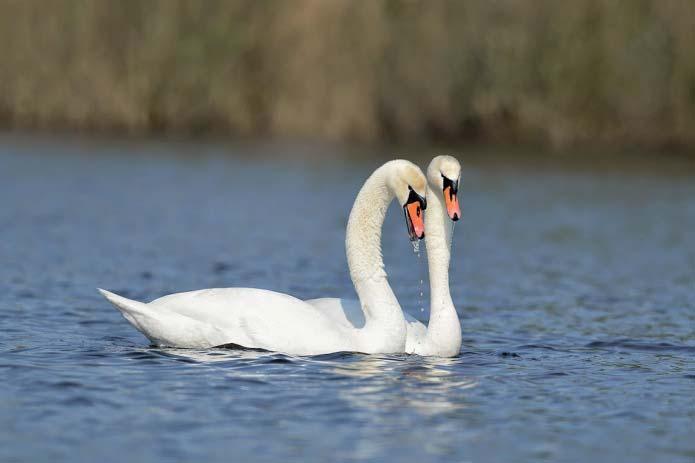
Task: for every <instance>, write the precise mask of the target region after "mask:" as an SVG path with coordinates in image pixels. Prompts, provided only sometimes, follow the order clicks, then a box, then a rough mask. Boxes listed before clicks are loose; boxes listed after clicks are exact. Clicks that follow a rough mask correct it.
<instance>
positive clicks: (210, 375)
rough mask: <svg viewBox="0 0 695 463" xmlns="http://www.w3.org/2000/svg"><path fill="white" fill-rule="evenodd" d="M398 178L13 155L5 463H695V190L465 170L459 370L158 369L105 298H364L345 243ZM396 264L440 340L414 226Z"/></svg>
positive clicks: (197, 147)
mask: <svg viewBox="0 0 695 463" xmlns="http://www.w3.org/2000/svg"><path fill="white" fill-rule="evenodd" d="M381 156H384V154H383V153H378V152H355V151H352V150H349V149H339V148H335V147H320V146H313V147H297V146H295V147H293V146H283V145H274V144H236V145H235V144H223V143H220V144H214V143H211V144H196V143H171V142H161V143H158V142H146V141H142V142H136V141H130V142H114V141H94V140H86V141H80V140H61V139H50V138H43V139H38V140H31V139H29V138H27V137H18V136H7V135H5V136H3V137H1V138H0V264H1V265H0V315H1V317H0V375H1V376H0V377H1V378H2V380H1V381H0V461H2V462H4V463H9V462H24V461H71V462H72V461H77V462H91V461H102V462H123V461H128V462H139V461H149V460H155V459H167V460H169V461H182V462H183V461H185V462H189V461H208V462H216V461H220V462H222V461H224V462H229V461H262V462H266V461H267V462H271V461H305V462H314V461H316V462H319V461H362V460H368V461H398V462H420V463H421V462H427V461H456V462H466V461H470V462H478V461H484V462H494V461H500V462H501V461H513V462H538V461H552V462H557V461H577V462H579V461H582V462H584V461H630V462H641V461H645V462H657V461H658V462H689V463H692V462H693V461H694V460H695V176H692V175H689V174H688V173H687V172H683V171H680V170H679V169H671V170H669V171H668V172H667V171H661V170H660V169H656V168H633V167H631V166H629V163H627V164H626V166H625V168H623V167H621V166H619V165H618V166H612V167H609V168H600V169H598V168H597V169H592V168H590V167H587V166H584V167H582V168H581V169H577V168H566V167H562V166H560V165H558V166H555V167H553V166H552V165H551V166H548V165H540V164H539V165H534V164H528V163H527V164H523V165H522V164H516V163H513V162H512V163H509V162H494V163H493V162H486V161H481V158H480V157H477V158H476V159H477V160H473V161H471V162H467V156H466V153H465V152H464V153H463V154H460V155H459V156H458V157H459V158H460V159H461V160H463V161H464V164H465V166H464V173H463V187H462V193H461V201H462V206H463V221H462V222H459V224H458V225H457V227H456V230H455V238H454V250H453V252H454V257H453V262H452V269H451V289H452V295H453V300H454V303H455V304H456V306H457V309H458V312H459V314H460V316H461V325H462V328H463V335H464V343H463V346H462V349H461V354H460V356H458V357H457V358H453V359H435V358H422V357H418V356H406V355H378V356H377V355H372V356H369V355H357V354H350V353H339V354H332V355H323V356H317V357H291V356H286V355H280V354H272V353H257V352H238V351H232V350H203V351H196V350H183V349H162V348H152V347H149V345H148V342H147V340H146V339H145V338H144V337H143V336H142V335H140V334H139V333H138V332H137V331H135V329H134V328H132V327H131V326H130V325H129V324H128V323H127V322H126V321H125V320H124V319H123V318H122V317H121V316H120V314H119V313H118V312H117V311H116V310H115V309H114V308H113V307H112V306H111V305H110V304H109V303H107V302H106V301H105V300H104V299H102V297H101V296H100V295H99V294H98V293H97V292H96V289H95V288H96V287H104V288H106V289H110V290H113V291H116V292H118V293H120V294H123V295H125V296H128V297H131V298H135V299H140V300H151V299H154V298H156V297H159V296H161V295H164V294H167V293H171V292H178V291H184V290H191V289H199V288H209V287H222V286H251V287H262V288H269V289H274V290H277V291H282V292H288V293H291V294H293V295H295V296H298V297H300V298H313V297H320V296H343V297H352V296H353V292H352V291H353V290H352V287H351V283H350V280H349V277H348V272H347V268H346V261H345V256H344V248H343V240H344V227H345V224H346V221H347V215H348V212H349V208H350V206H351V204H352V200H353V198H354V196H355V194H356V192H357V190H358V189H359V187H360V185H361V183H362V182H363V181H364V179H365V178H366V177H367V176H368V175H369V174H370V173H371V171H372V170H373V169H374V168H376V167H377V166H378V165H379V163H380V162H381V161H380V160H378V159H380V157H381ZM425 162H427V161H426V160H424V161H423V162H422V163H421V165H422V166H423V167H424V166H425V164H424V163H425ZM655 165H657V166H658V164H655ZM384 254H385V259H386V263H387V270H388V272H389V275H390V281H391V284H392V286H393V287H394V290H395V291H396V293H397V295H398V296H399V299H400V300H401V303H402V305H403V306H404V307H405V308H406V309H407V310H408V311H409V312H411V313H412V314H413V315H416V316H417V317H420V318H422V319H423V320H426V319H427V316H428V312H427V306H428V305H429V303H428V293H427V290H428V288H427V286H426V285H427V268H426V259H425V256H424V255H422V256H420V257H418V256H417V255H416V254H414V253H413V251H412V248H411V245H410V243H409V242H408V240H407V235H406V231H405V226H404V224H403V217H402V213H401V211H400V210H399V208H398V207H396V206H394V207H393V208H392V209H391V210H390V212H389V218H388V219H387V222H386V224H385V230H384ZM421 279H422V280H424V285H423V284H421V283H420V280H421ZM421 292H422V293H423V296H420V293H421Z"/></svg>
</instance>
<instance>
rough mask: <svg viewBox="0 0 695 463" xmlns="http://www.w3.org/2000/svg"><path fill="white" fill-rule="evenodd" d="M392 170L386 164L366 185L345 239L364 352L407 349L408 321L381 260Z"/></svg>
mask: <svg viewBox="0 0 695 463" xmlns="http://www.w3.org/2000/svg"><path fill="white" fill-rule="evenodd" d="M392 168H393V164H392V163H386V164H384V165H383V166H382V167H380V168H379V169H377V170H376V171H375V172H374V173H373V174H372V175H371V176H370V177H369V178H368V179H367V181H366V182H365V183H364V185H363V186H362V189H361V190H360V192H359V193H358V194H357V198H356V199H355V203H354V205H353V206H352V211H350V218H349V220H348V225H347V233H346V236H345V251H346V254H347V260H348V267H349V268H350V278H351V279H352V283H353V284H354V286H355V290H356V291H357V295H358V297H359V299H360V305H361V306H362V310H363V311H364V316H365V326H364V328H362V329H361V330H360V331H361V339H362V341H363V342H364V343H365V346H364V347H363V348H364V349H365V352H403V351H404V349H405V338H406V324H405V317H404V315H403V311H402V310H401V306H400V304H398V299H396V295H395V294H394V293H393V290H392V289H391V286H389V283H388V280H387V279H386V271H385V270H384V261H383V258H382V256H381V227H382V225H383V223H384V218H385V217H386V210H387V209H388V206H389V203H390V202H391V200H392V199H393V193H392V192H391V189H390V188H389V187H388V184H387V180H388V176H389V175H391V170H390V169H392Z"/></svg>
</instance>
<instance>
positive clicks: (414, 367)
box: [331, 356, 478, 415]
mask: <svg viewBox="0 0 695 463" xmlns="http://www.w3.org/2000/svg"><path fill="white" fill-rule="evenodd" d="M457 362H458V359H435V358H425V357H418V356H407V357H395V358H384V357H377V356H360V357H358V358H357V359H356V360H355V361H353V362H349V363H336V364H335V365H334V366H333V367H332V368H331V371H332V372H333V373H335V374H339V375H343V376H347V377H350V378H356V379H359V380H360V381H358V382H357V383H356V386H355V387H354V388H350V389H346V390H343V391H341V395H340V396H341V398H343V399H345V400H346V401H348V402H350V403H351V404H353V405H354V406H356V407H367V408H370V407H383V408H386V409H389V408H400V407H408V408H411V409H413V410H415V411H416V412H418V413H420V414H422V415H436V414H438V413H445V412H451V411H454V410H457V409H463V408H466V407H467V406H468V403H467V402H466V396H465V394H463V391H465V390H467V389H471V388H474V387H475V386H476V385H477V384H478V382H477V380H476V379H475V378H472V377H467V376H465V375H463V374H462V373H461V372H460V371H455V370H453V369H452V367H453V366H454V365H455V364H456V363H457ZM396 390H397V391H398V393H397V394H394V391H396Z"/></svg>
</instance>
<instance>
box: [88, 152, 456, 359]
mask: <svg viewBox="0 0 695 463" xmlns="http://www.w3.org/2000/svg"><path fill="white" fill-rule="evenodd" d="M460 171H461V168H460V165H459V163H458V161H457V160H456V159H455V158H453V157H451V156H438V157H436V158H434V159H433V160H432V162H431V163H430V165H429V167H428V169H427V177H425V176H424V175H423V173H422V171H421V170H420V169H419V168H418V167H417V166H416V165H415V164H413V163H411V162H409V161H405V160H394V161H389V162H387V163H386V164H384V165H383V166H381V167H379V168H378V169H377V170H376V171H374V173H373V174H372V175H371V176H370V177H369V178H368V179H367V181H366V182H365V183H364V185H363V186H362V188H361V189H360V191H359V193H358V194H357V198H356V199H355V202H354V204H353V207H352V210H351V212H350V218H349V220H348V225H347V232H346V240H345V248H346V254H347V260H348V266H349V269H350V277H351V279H352V282H353V284H354V287H355V290H356V292H357V295H358V297H359V301H354V300H345V299H336V298H321V299H312V300H308V301H303V300H300V299H297V298H295V297H293V296H290V295H287V294H282V293H278V292H274V291H269V290H264V289H255V288H217V289H203V290H199V291H190V292H185V293H177V294H171V295H168V296H164V297H161V298H159V299H156V300H154V301H152V302H150V303H149V304H145V303H142V302H138V301H133V300H130V299H127V298H125V297H122V296H119V295H117V294H114V293H111V292H109V291H105V290H103V289H100V290H99V291H100V292H101V294H103V295H104V297H106V299H108V300H109V301H110V302H111V303H112V304H113V305H114V306H116V308H117V309H118V310H120V311H121V313H122V315H123V316H124V317H125V319H126V320H128V322H130V324H132V325H133V326H134V327H135V328H136V329H137V330H138V331H140V332H141V333H143V334H144V335H145V336H146V337H147V338H148V339H149V340H150V341H151V342H152V343H153V344H156V345H162V346H171V347H187V348H208V347H215V346H220V345H225V344H234V345H238V346H242V347H246V348H256V349H265V350H269V351H277V352H283V353H287V354H293V355H317V354H325V353H331V352H340V351H351V352H363V353H402V352H407V353H415V354H420V355H431V356H455V355H457V354H458V353H459V349H460V346H461V327H460V324H459V319H458V315H457V313H456V309H455V308H454V305H453V302H452V300H451V295H450V294H449V281H448V280H449V259H450V248H451V232H452V228H453V227H452V225H451V223H450V220H453V221H456V220H458V219H459V217H460V216H461V212H460V209H459V205H458V199H457V196H456V194H457V189H458V180H459V177H460ZM425 197H426V198H427V200H426V199H425ZM394 198H396V199H397V200H398V202H399V204H401V205H402V206H403V211H404V214H405V219H406V226H407V229H408V233H409V235H410V238H411V240H416V239H422V238H424V236H425V220H424V219H423V215H424V213H423V210H424V209H425V208H427V218H426V227H427V241H426V244H427V257H428V264H429V272H430V287H431V299H430V322H429V327H426V326H425V325H423V324H422V323H421V322H419V321H417V320H415V319H414V318H413V317H410V316H409V315H404V313H403V310H402V309H401V307H400V305H399V303H398V300H397V299H396V296H395V294H394V293H393V291H392V289H391V286H390V285H389V283H388V280H387V275H386V272H385V270H384V262H383V259H382V256H381V228H382V225H383V222H384V219H385V216H386V211H387V209H388V206H389V204H390V202H391V201H392V200H393V199H394ZM428 201H429V205H430V206H429V207H427V202H428Z"/></svg>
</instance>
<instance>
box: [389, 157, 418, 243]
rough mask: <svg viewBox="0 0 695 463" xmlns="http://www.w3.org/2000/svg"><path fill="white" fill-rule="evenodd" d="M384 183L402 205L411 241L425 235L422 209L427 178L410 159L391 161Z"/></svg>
mask: <svg viewBox="0 0 695 463" xmlns="http://www.w3.org/2000/svg"><path fill="white" fill-rule="evenodd" d="M389 164H390V167H391V169H389V175H388V177H387V181H386V184H387V186H388V188H389V189H390V190H391V193H392V194H393V195H394V196H395V197H396V198H397V199H398V203H399V204H400V205H401V206H403V214H404V215H405V224H406V227H407V228H408V234H409V235H410V240H411V241H416V240H421V239H423V238H424V237H425V221H424V210H425V209H427V200H426V199H425V195H426V193H427V179H426V178H425V175H424V174H423V173H422V171H421V170H420V168H419V167H418V166H416V165H415V164H413V163H412V162H410V161H405V160H402V159H398V160H395V161H391V162H390V163H389Z"/></svg>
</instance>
